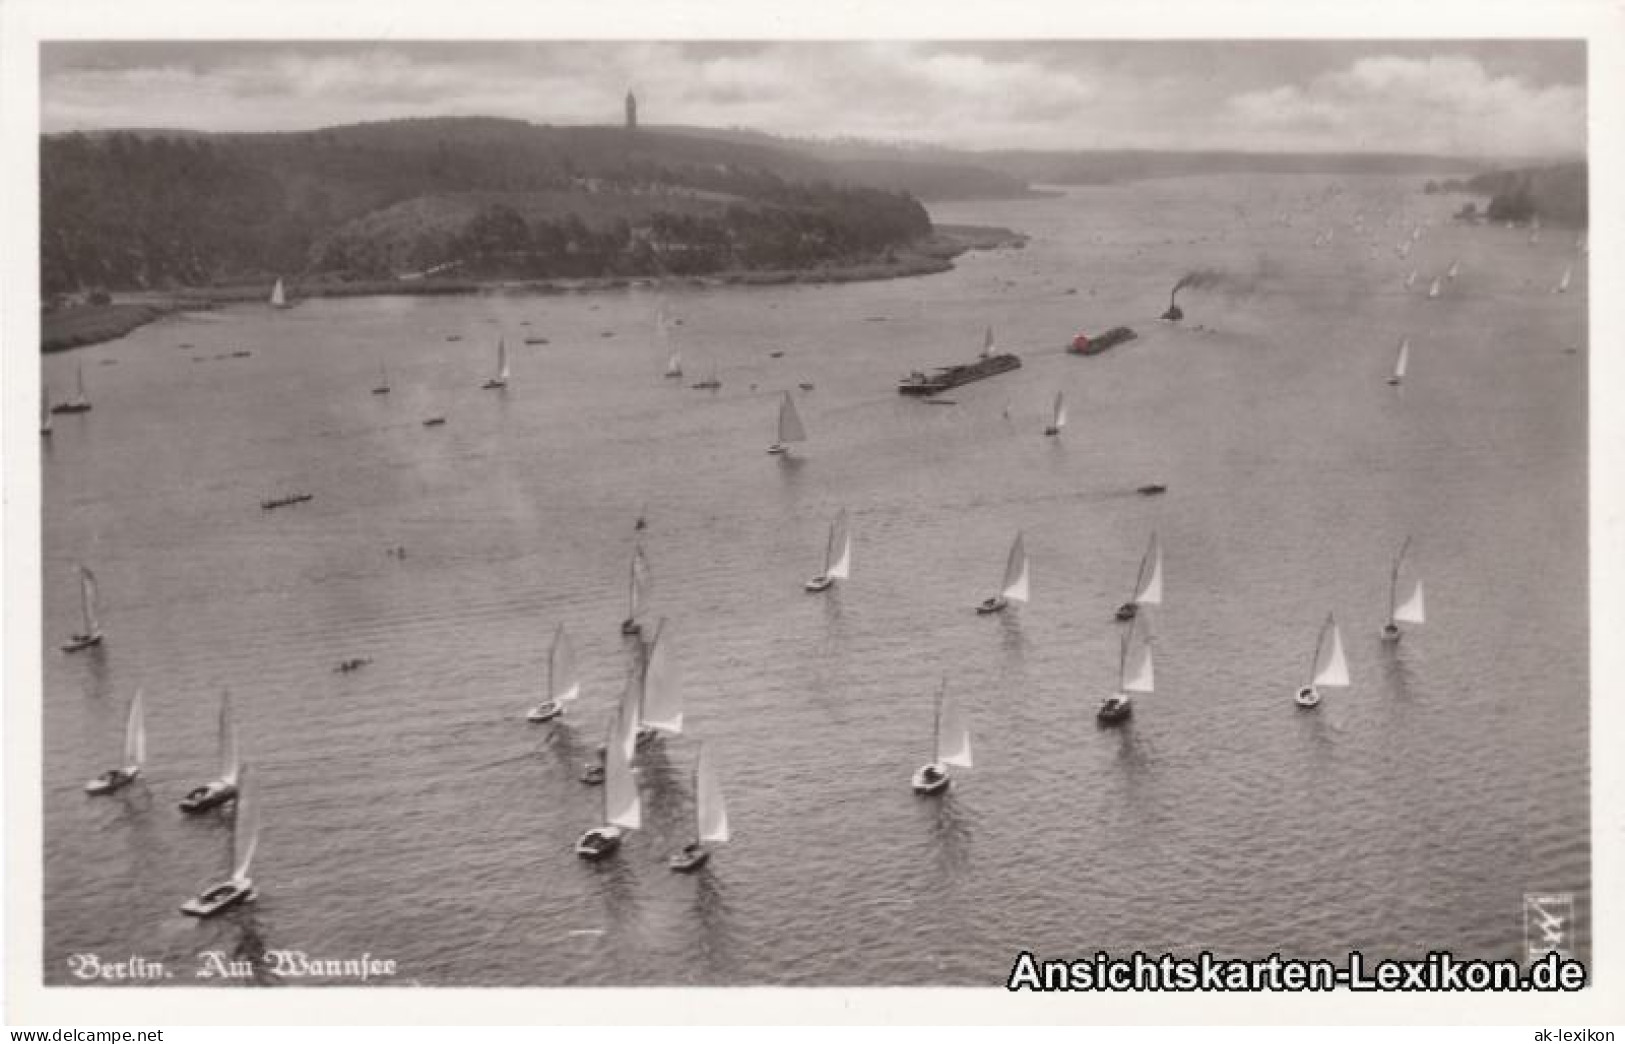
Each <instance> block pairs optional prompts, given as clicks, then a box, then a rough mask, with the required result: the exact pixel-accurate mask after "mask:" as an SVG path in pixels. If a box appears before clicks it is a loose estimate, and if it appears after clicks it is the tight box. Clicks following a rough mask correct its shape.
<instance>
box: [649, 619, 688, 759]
mask: <svg viewBox="0 0 1625 1044" xmlns="http://www.w3.org/2000/svg"><path fill="white" fill-rule="evenodd" d="M682 681H683V679H682V670H681V669H680V668H679V667H678V664H677V657H676V653H674V652H673V651H672V640H671V632H670V630H669V629H667V627H666V621H665V620H661V621H660V626H659V627H658V628H657V629H656V630H655V640H654V645H653V646H652V647H651V648H650V650H649V660H648V663H646V664H645V665H644V668H643V714H642V718H641V724H643V725H647V726H648V727H649V728H651V729H658V730H659V731H661V732H665V733H670V734H671V735H673V736H675V735H678V734H679V733H681V732H682V731H683V691H682Z"/></svg>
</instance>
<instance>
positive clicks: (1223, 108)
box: [42, 41, 1585, 155]
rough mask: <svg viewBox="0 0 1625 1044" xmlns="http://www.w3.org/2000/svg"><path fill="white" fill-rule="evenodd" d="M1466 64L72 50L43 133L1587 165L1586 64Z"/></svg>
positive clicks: (345, 48) (60, 59)
mask: <svg viewBox="0 0 1625 1044" xmlns="http://www.w3.org/2000/svg"><path fill="white" fill-rule="evenodd" d="M1464 46H1465V45H1462V44H1460V43H1457V44H1452V45H1450V48H1451V49H1448V50H1446V49H1443V48H1441V51H1440V53H1429V52H1427V51H1425V50H1422V49H1420V48H1419V45H1418V44H1416V43H1415V42H1411V43H1407V44H1394V45H1391V47H1390V48H1389V49H1388V50H1374V48H1373V46H1372V45H1367V47H1366V48H1365V49H1364V50H1362V49H1360V48H1359V47H1358V46H1357V45H1355V44H1354V43H1352V42H1341V43H1337V44H1320V43H1263V42H1252V43H1235V44H1227V43H1223V42H1217V41H1192V42H1189V43H1180V42H1167V41H1164V42H1155V43H1144V42H1142V43H1120V44H1107V43H1088V42H1065V41H1045V42H1035V43H1029V44H1023V43H1019V42H1005V43H992V44H983V43H973V42H937V43H912V42H905V41H869V42H833V43H787V42H726V43H682V42H617V43H609V42H581V43H561V42H556V41H549V42H530V43H452V42H438V43H428V42H424V43H392V44H379V45H364V44H345V43H323V44H306V43H274V42H256V43H237V44H209V45H201V44H199V45H190V46H188V45H185V44H179V43H174V42H169V43H163V44H138V43H126V44H86V45H80V44H73V45H67V44H58V45H52V46H50V47H48V48H47V49H46V55H45V58H46V60H45V62H44V75H43V84H42V88H43V89H42V113H43V120H44V125H45V127H46V129H48V130H61V129H73V128H79V127H116V126H124V127H132V126H145V127H153V126H171V127H187V128H196V129H200V130H292V129H304V128H312V127H320V126H330V125H334V124H342V123H353V122H359V121H364V120H379V119H394V118H400V117H408V116H436V115H469V114H479V115H489V116H506V117H512V118H516V119H524V120H530V121H533V122H537V123H554V124H572V123H613V122H618V121H619V119H620V111H621V97H622V95H623V94H624V93H625V91H626V90H627V89H628V88H631V89H633V90H635V91H636V92H637V94H638V101H639V110H640V115H641V116H642V119H643V122H645V123H646V124H648V125H661V124H693V125H702V126H722V127H732V126H744V127H752V128H755V129H758V130H764V131H768V132H772V133H779V134H788V135H797V136H817V137H840V136H853V137H866V138H876V139H884V140H892V141H906V142H915V143H920V144H931V143H935V144H943V145H950V146H958V147H964V148H1037V149H1069V148H1111V147H1118V148H1124V147H1140V148H1174V149H1178V148H1235V149H1293V150H1317V149H1337V150H1358V149H1367V150H1380V151H1424V152H1446V153H1469V154H1496V153H1500V154H1519V155H1530V154H1541V153H1550V152H1560V153H1573V152H1577V151H1579V150H1580V149H1581V148H1583V144H1584V127H1585V117H1584V103H1585V96H1584V88H1583V86H1581V85H1580V83H1581V79H1582V77H1583V53H1584V52H1583V50H1582V49H1580V48H1578V47H1576V48H1573V49H1571V50H1568V51H1563V52H1561V53H1559V52H1557V51H1553V50H1552V49H1550V48H1545V49H1537V50H1534V51H1529V50H1520V49H1518V48H1516V47H1511V45H1508V44H1504V43H1503V44H1494V45H1491V44H1485V45H1482V46H1480V47H1478V49H1477V51H1476V53H1467V52H1465V51H1464V50H1463V47H1464ZM1509 48H1510V49H1509ZM1565 63H1566V64H1565ZM1531 70H1536V71H1531ZM1553 71H1556V72H1560V73H1566V74H1567V78H1564V77H1561V76H1559V77H1555V78H1554V77H1553V76H1552V75H1551V73H1552V72H1553Z"/></svg>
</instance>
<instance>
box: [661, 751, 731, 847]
mask: <svg viewBox="0 0 1625 1044" xmlns="http://www.w3.org/2000/svg"><path fill="white" fill-rule="evenodd" d="M709 752H710V748H709V747H707V746H706V745H705V744H703V743H702V744H700V755H699V760H698V761H696V762H695V764H694V840H693V841H691V842H690V843H688V844H686V845H684V846H683V849H682V851H680V852H678V853H676V854H675V855H673V856H672V857H671V859H670V860H669V861H668V862H667V865H668V866H669V867H671V869H672V870H674V871H676V872H677V873H680V874H686V873H689V872H691V871H694V870H698V869H699V868H700V867H702V866H704V865H705V863H706V861H707V860H708V859H710V858H711V850H710V849H709V848H707V847H706V844H707V843H710V844H726V843H727V842H728V840H729V837H730V835H729V831H728V806H727V804H726V803H724V801H723V800H722V783H721V782H720V781H719V780H718V779H717V769H716V764H715V763H714V762H713V761H712V759H711V757H710V753H709Z"/></svg>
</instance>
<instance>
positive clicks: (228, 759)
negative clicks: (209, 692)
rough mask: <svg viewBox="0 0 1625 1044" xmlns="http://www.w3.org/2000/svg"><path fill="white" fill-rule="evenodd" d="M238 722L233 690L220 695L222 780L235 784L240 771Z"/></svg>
mask: <svg viewBox="0 0 1625 1044" xmlns="http://www.w3.org/2000/svg"><path fill="white" fill-rule="evenodd" d="M240 767H241V766H240V754H239V752H238V749H237V722H236V720H235V718H234V717H233V716H232V713H231V690H230V689H227V690H226V691H225V692H223V693H221V694H220V778H221V779H223V780H225V781H226V782H227V783H232V784H235V783H236V782H237V777H238V773H239V771H240Z"/></svg>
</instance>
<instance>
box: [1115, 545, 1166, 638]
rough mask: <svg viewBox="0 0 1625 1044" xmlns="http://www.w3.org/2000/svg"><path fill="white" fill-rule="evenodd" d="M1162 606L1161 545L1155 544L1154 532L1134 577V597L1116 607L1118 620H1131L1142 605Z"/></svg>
mask: <svg viewBox="0 0 1625 1044" xmlns="http://www.w3.org/2000/svg"><path fill="white" fill-rule="evenodd" d="M1161 604H1162V545H1161V544H1159V543H1158V542H1157V534H1156V531H1155V530H1153V531H1152V532H1151V543H1150V544H1148V545H1146V549H1145V554H1143V555H1141V556H1140V571H1139V572H1138V573H1137V574H1135V577H1134V597H1133V598H1130V599H1129V600H1128V601H1126V602H1124V603H1123V604H1122V605H1120V606H1118V607H1117V618H1118V619H1119V620H1132V619H1134V617H1135V616H1136V615H1138V613H1139V611H1140V606H1142V605H1161Z"/></svg>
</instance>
